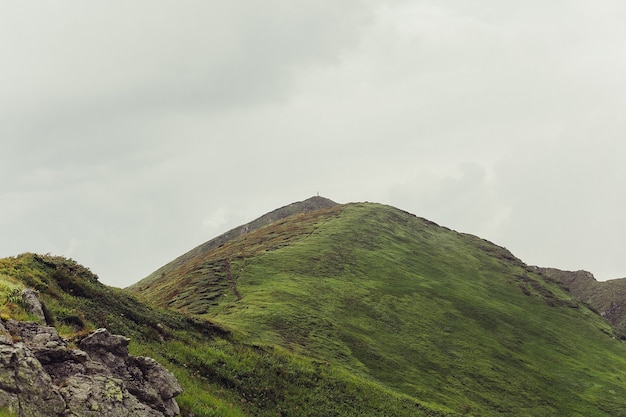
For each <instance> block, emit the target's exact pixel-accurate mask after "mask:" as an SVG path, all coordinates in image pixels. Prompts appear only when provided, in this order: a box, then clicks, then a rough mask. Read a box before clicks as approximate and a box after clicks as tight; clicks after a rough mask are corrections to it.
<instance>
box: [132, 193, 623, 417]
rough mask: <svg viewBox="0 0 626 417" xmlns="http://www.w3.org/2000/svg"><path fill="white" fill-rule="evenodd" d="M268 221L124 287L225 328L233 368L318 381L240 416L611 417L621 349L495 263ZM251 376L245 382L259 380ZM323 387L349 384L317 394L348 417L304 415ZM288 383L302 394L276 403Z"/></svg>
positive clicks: (320, 218)
mask: <svg viewBox="0 0 626 417" xmlns="http://www.w3.org/2000/svg"><path fill="white" fill-rule="evenodd" d="M272 220H274V221H272V222H267V223H264V224H263V225H262V226H261V227H258V228H256V229H254V230H248V231H247V232H246V233H243V234H241V233H233V234H230V235H228V236H222V237H220V238H218V240H217V241H216V242H214V243H211V244H209V243H210V242H209V243H207V244H205V245H202V246H200V247H198V248H196V249H194V250H193V251H191V252H189V253H187V254H185V255H183V256H182V257H180V258H178V259H177V260H175V261H173V262H172V263H170V264H168V265H166V266H165V267H163V268H162V269H160V270H159V271H157V272H156V273H154V274H152V275H151V276H149V277H148V278H146V279H144V280H142V281H140V282H138V283H137V284H135V285H134V286H132V287H131V288H130V290H131V291H133V292H134V293H136V294H138V295H139V296H140V297H141V298H142V299H144V300H147V301H149V302H150V303H153V304H155V305H158V306H160V307H161V308H166V307H167V308H170V309H175V310H177V311H179V312H181V313H185V314H193V315H194V317H201V318H203V319H206V320H208V321H209V322H211V323H213V324H214V325H215V326H216V327H218V328H223V329H227V330H228V331H229V332H230V333H229V340H230V342H229V343H236V344H235V345H232V346H238V347H241V346H245V347H246V349H252V350H248V351H247V352H248V354H251V355H255V354H256V353H250V352H256V351H258V352H260V354H261V355H262V356H263V357H265V356H264V355H269V356H268V357H271V358H272V359H271V360H272V361H274V360H275V356H272V355H276V354H277V353H276V352H280V355H284V356H281V357H284V358H285V360H291V361H295V362H294V363H298V364H306V365H303V366H304V368H301V369H299V370H295V369H293V370H291V371H289V370H284V371H281V372H284V373H282V376H283V377H285V378H287V380H290V378H299V377H301V376H302V375H299V374H300V372H304V374H307V372H311V371H310V369H311V368H310V367H311V366H313V368H315V367H318V366H319V367H322V369H325V371H324V372H322V375H318V376H315V377H311V378H309V377H308V376H307V377H305V380H306V382H303V381H294V380H291V381H290V382H288V383H287V385H286V386H285V385H282V386H280V388H277V387H274V388H272V390H273V391H272V392H273V393H274V395H280V396H283V397H281V398H287V400H286V402H285V403H282V404H283V405H281V406H280V407H287V406H286V404H294V403H297V404H300V405H299V407H300V408H299V409H293V408H291V409H289V410H287V409H283V408H281V409H280V410H281V411H280V412H278V411H276V410H277V408H275V407H276V406H275V405H273V406H269V405H268V404H269V403H266V402H264V401H266V400H265V399H263V400H261V398H262V395H261V394H262V393H260V392H259V391H258V390H261V389H263V388H262V387H264V386H266V385H267V383H265V382H264V383H262V384H261V386H260V387H257V389H258V390H257V391H255V393H254V394H251V393H246V394H245V401H246V404H247V406H248V407H257V408H255V410H256V412H255V415H261V414H258V412H259V410H273V411H269V412H270V413H271V412H276V414H267V415H294V416H295V415H420V413H422V414H423V413H426V414H427V413H436V412H440V413H441V415H476V416H478V415H481V416H490V415H494V416H495V415H531V416H556V415H562V416H576V415H578V416H620V415H623V416H626V400H625V399H624V398H626V387H625V386H624V381H626V346H625V345H624V343H623V342H622V341H620V340H618V339H617V338H616V337H615V336H614V334H613V331H612V328H611V326H610V325H609V324H608V323H607V322H606V321H605V320H604V319H603V318H602V317H601V316H600V315H598V314H596V313H595V312H594V311H592V310H591V309H589V308H588V307H587V306H586V305H585V304H583V303H580V302H579V301H577V300H576V299H575V298H574V297H573V296H572V295H571V294H569V293H567V292H566V291H564V290H563V289H562V288H561V286H560V285H558V284H557V283H555V282H553V281H552V280H550V279H546V277H545V276H544V275H542V274H541V273H539V272H538V271H536V270H535V269H533V268H530V267H528V266H526V265H525V264H524V263H523V262H521V261H520V260H519V259H517V258H515V257H514V256H513V255H512V254H511V253H510V252H508V251H507V250H506V249H504V248H501V247H499V246H496V245H494V244H492V243H490V242H487V241H485V240H482V239H480V238H477V237H475V236H471V235H466V234H460V233H457V232H454V231H452V230H449V229H446V228H443V227H440V226H438V225H436V224H434V223H432V222H429V221H427V220H424V219H420V218H417V217H415V216H413V215H411V214H409V213H406V212H403V211H401V210H398V209H395V208H392V207H388V206H382V205H378V204H369V203H362V204H347V205H334V204H330V205H328V207H326V208H321V209H319V210H314V211H304V212H301V211H297V213H295V214H292V215H291V216H288V217H283V218H280V219H277V220H276V219H272ZM233 341H236V342H233ZM229 346H230V345H229ZM212 355H215V353H207V354H206V358H205V357H203V358H204V359H203V361H204V362H202V365H198V366H199V368H198V369H200V371H199V372H201V373H202V375H204V376H205V377H206V378H209V379H211V378H214V377H213V376H210V375H213V373H215V372H219V369H220V368H219V366H221V361H220V360H219V359H217V358H216V357H215V356H212ZM237 360H239V359H237ZM244 361H245V360H244ZM207 363H211V365H210V366H208V367H205V365H206V364H207ZM216 364H219V366H218V365H216ZM255 366H256V367H252V368H251V369H249V373H246V374H245V375H246V376H245V379H247V378H251V379H253V380H254V379H255V378H258V377H259V376H258V375H259V374H264V373H265V372H266V369H265V366H266V365H265V364H263V365H262V366H261V367H260V368H259V367H258V366H259V365H258V364H257V365H255ZM315 369H317V368H315ZM307 370H308V371H307ZM307 375H309V374H307ZM329 375H331V376H333V377H334V378H336V380H335V382H333V384H331V386H335V385H334V384H348V385H342V389H343V390H344V391H343V392H344V395H343V397H342V398H339V397H338V396H340V395H341V394H340V392H339V391H338V390H336V389H332V388H330V389H329V390H328V391H324V392H325V394H324V395H331V397H330V398H331V402H332V403H333V404H337V407H342V406H343V407H345V406H346V405H345V404H352V405H354V407H357V408H349V409H342V410H339V409H336V410H333V409H330V411H329V409H328V408H327V409H325V411H319V410H320V409H318V408H317V407H320V406H321V404H316V403H315V401H313V400H312V399H311V398H309V397H301V396H302V395H307V396H308V395H312V394H313V393H315V392H318V391H320V390H322V391H323V390H324V389H327V388H328V386H329V382H328V381H327V380H326V377H327V376H329ZM261 380H263V378H261ZM281 380H282V379H281ZM263 381H264V380H263ZM293 384H296V385H298V384H303V385H304V387H305V389H303V390H302V391H297V393H295V394H294V393H291V394H290V395H294V396H293V397H289V396H287V397H284V395H286V394H284V392H283V390H285V389H292V390H293V389H296V388H294V387H293ZM350 384H352V385H350ZM224 386H225V387H226V388H229V385H228V384H226V383H224ZM351 390H353V391H351ZM279 393H280V394H279ZM240 395H244V394H243V393H240ZM265 398H267V397H265ZM316 398H319V397H316ZM324 398H325V397H324ZM365 400H370V402H369V403H368V404H363V403H361V402H362V401H365ZM312 401H313V402H312ZM270 403H272V402H271V401H270ZM355 403H359V405H358V406H357V405H356V404H355ZM272 404H275V403H272ZM339 404H343V405H341V406H340V405H339ZM352 405H350V406H348V407H352ZM266 407H267V408H266ZM272 407H274V408H272ZM356 409H358V410H360V411H359V412H358V413H356V414H350V413H353V412H354V411H355V410H356ZM316 410H317V411H316ZM281 413H282V414H281ZM307 413H309V414H307Z"/></svg>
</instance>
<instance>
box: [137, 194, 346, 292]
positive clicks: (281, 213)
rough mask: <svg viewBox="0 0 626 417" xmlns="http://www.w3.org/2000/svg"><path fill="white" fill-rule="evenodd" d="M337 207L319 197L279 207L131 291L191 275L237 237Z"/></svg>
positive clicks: (186, 255) (171, 264)
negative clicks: (296, 216) (195, 267)
mask: <svg viewBox="0 0 626 417" xmlns="http://www.w3.org/2000/svg"><path fill="white" fill-rule="evenodd" d="M336 205H337V203H335V202H334V201H332V200H329V199H327V198H324V197H320V196H316V197H311V198H308V199H306V200H304V201H298V202H296V203H292V204H289V205H286V206H284V207H280V208H278V209H276V210H273V211H271V212H269V213H267V214H265V215H263V216H261V217H259V218H258V219H255V220H253V221H251V222H250V223H246V224H244V225H241V226H238V227H235V228H234V229H232V230H229V231H228V232H226V233H224V234H222V235H220V236H217V237H216V238H214V239H211V240H209V241H208V242H205V243H203V244H201V245H198V246H197V247H195V248H193V249H192V250H190V251H189V252H187V253H184V254H183V255H181V256H179V257H178V258H176V259H174V260H173V261H172V262H169V263H168V264H166V265H164V266H163V267H161V268H159V269H158V270H156V271H154V272H153V273H152V274H150V275H149V276H147V277H146V278H144V279H143V280H141V281H140V282H138V283H135V284H134V285H132V286H131V287H130V288H131V289H134V290H141V289H145V288H146V287H148V286H150V285H156V286H157V287H158V286H160V284H162V283H165V282H166V281H168V280H170V279H171V277H172V276H173V275H174V276H177V275H180V273H181V269H182V273H183V274H185V273H188V272H189V271H188V270H186V268H187V266H188V265H190V264H191V265H194V264H196V263H197V262H198V260H199V259H202V258H203V257H204V256H206V255H207V253H210V252H211V251H212V250H214V249H216V248H219V247H220V246H222V245H223V244H224V243H226V242H228V241H230V240H232V239H234V238H237V237H239V236H242V235H245V234H247V233H250V232H253V231H255V230H257V229H259V228H261V227H263V226H267V225H269V224H271V223H273V222H276V221H279V220H281V219H284V218H286V217H289V216H291V215H294V214H298V213H306V212H311V211H314V210H319V209H323V208H331V207H334V206H336ZM151 296H152V297H153V298H155V299H156V298H158V297H161V298H162V297H163V295H162V294H161V295H159V294H151Z"/></svg>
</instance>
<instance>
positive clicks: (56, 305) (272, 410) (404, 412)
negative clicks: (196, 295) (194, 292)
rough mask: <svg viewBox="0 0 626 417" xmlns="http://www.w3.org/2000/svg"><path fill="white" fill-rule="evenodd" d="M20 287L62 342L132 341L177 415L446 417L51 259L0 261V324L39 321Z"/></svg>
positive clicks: (65, 261)
mask: <svg viewBox="0 0 626 417" xmlns="http://www.w3.org/2000/svg"><path fill="white" fill-rule="evenodd" d="M25 287H31V288H35V289H37V291H38V292H39V298H40V299H41V300H42V302H43V303H44V307H45V315H46V317H47V318H46V320H47V321H48V323H51V324H53V325H55V327H57V329H58V330H59V332H60V334H61V335H62V336H63V337H65V338H66V339H69V340H70V342H72V341H73V342H74V343H76V344H77V343H78V341H79V340H80V339H81V338H82V337H84V336H85V335H86V334H87V333H89V332H90V331H91V330H94V329H96V328H99V327H106V328H108V329H110V330H111V331H112V332H114V333H120V334H124V335H126V336H130V337H131V343H130V346H129V348H130V353H131V354H133V355H145V356H150V357H153V358H155V359H156V360H157V361H158V362H159V363H161V364H163V365H164V366H165V367H166V368H168V369H169V370H171V371H172V372H173V373H174V374H175V375H176V377H177V379H178V380H179V382H180V383H181V385H182V387H183V389H184V392H183V394H181V395H180V396H179V397H177V401H178V404H179V405H180V408H181V413H182V414H181V415H182V416H184V417H214V416H221V417H242V416H259V417H275V416H311V417H313V416H320V415H324V416H367V415H370V416H381V417H382V416H407V417H409V416H435V417H448V416H451V415H453V414H450V413H448V412H443V411H441V409H440V407H437V406H430V405H427V404H424V403H422V402H420V401H418V400H416V399H414V398H411V397H409V396H406V395H402V394H401V393H398V392H394V391H392V390H390V389H387V388H386V387H384V386H382V385H380V384H378V383H376V382H373V381H371V380H369V379H365V378H362V377H359V376H357V375H354V374H351V373H350V372H348V371H346V370H345V369H344V368H342V367H340V366H336V365H334V364H332V363H330V362H327V361H319V360H315V359H313V358H308V357H304V356H300V355H295V354H293V353H290V352H288V351H287V350H285V349H282V348H281V347H280V346H258V345H254V344H250V343H247V342H246V341H245V340H242V339H240V338H238V337H235V336H234V335H232V334H231V333H230V332H229V331H228V330H226V329H224V328H222V327H220V326H219V325H216V324H215V323H212V322H210V321H207V320H205V319H200V318H197V317H192V316H189V315H185V314H181V313H178V312H174V311H167V310H163V309H159V308H154V307H150V306H148V305H146V304H145V303H143V302H141V301H140V300H138V299H137V298H136V297H135V296H133V295H131V294H130V293H129V292H127V291H125V290H120V289H117V288H112V287H108V286H105V285H103V284H101V283H100V282H99V281H98V278H97V276H96V275H94V274H93V273H91V271H89V269H88V268H85V267H84V266H82V265H80V264H78V263H76V262H75V261H73V260H71V259H66V258H63V257H59V256H49V255H36V254H30V253H26V254H22V255H19V256H16V257H10V258H4V259H0V316H1V319H2V320H8V319H9V318H14V319H17V320H33V321H37V318H36V317H34V316H31V315H29V314H28V313H27V312H26V311H25V308H24V306H23V305H22V301H21V297H20V295H19V293H20V291H21V290H22V289H24V288H25ZM42 324H43V323H42ZM70 346H72V344H70ZM0 371H2V365H0ZM1 389H2V387H0V390H1ZM0 415H8V414H7V413H6V411H5V410H2V409H0Z"/></svg>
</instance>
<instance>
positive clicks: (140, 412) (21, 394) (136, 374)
mask: <svg viewBox="0 0 626 417" xmlns="http://www.w3.org/2000/svg"><path fill="white" fill-rule="evenodd" d="M128 343H129V339H127V338H126V337H123V336H118V335H113V334H111V333H109V331H107V330H106V329H98V330H96V331H95V332H93V333H92V334H90V335H89V336H87V337H85V338H84V339H83V340H82V341H81V342H80V343H79V345H78V348H77V349H75V348H74V349H73V348H70V347H69V346H68V345H67V343H66V341H65V340H63V339H62V338H61V337H60V336H59V334H58V333H57V331H56V329H55V328H54V327H46V326H41V325H39V324H36V323H31V322H19V321H15V320H8V321H6V322H0V407H4V408H6V409H8V410H11V411H13V412H15V413H17V414H18V415H19V416H24V417H26V416H28V417H37V416H41V417H43V416H46V417H50V416H59V417H60V416H76V417H78V416H81V417H82V416H94V417H95V416H105V417H131V416H133V417H164V416H165V417H173V416H176V415H178V414H179V409H178V405H177V404H176V401H175V400H174V397H175V396H176V395H178V394H180V393H181V391H182V389H181V387H180V385H179V384H178V382H177V381H176V378H175V377H174V375H172V374H171V373H170V372H169V371H167V370H166V369H165V368H163V367H162V366H161V365H159V364H158V363H157V362H156V361H155V360H154V359H151V358H146V357H141V356H138V357H134V356H131V355H129V353H128Z"/></svg>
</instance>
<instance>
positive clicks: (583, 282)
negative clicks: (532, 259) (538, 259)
mask: <svg viewBox="0 0 626 417" xmlns="http://www.w3.org/2000/svg"><path fill="white" fill-rule="evenodd" d="M537 271H539V272H540V273H541V274H543V275H544V276H545V277H546V278H547V279H550V280H553V281H555V282H558V283H559V284H561V285H562V286H563V288H564V289H565V290H566V291H568V292H570V293H571V294H572V295H574V296H575V297H576V298H578V299H579V300H581V301H583V302H584V303H587V304H589V305H590V306H591V307H592V308H593V309H594V310H596V311H598V312H599V313H600V315H602V317H604V318H606V319H607V320H608V321H609V322H610V323H611V324H612V325H613V326H614V327H615V329H617V331H618V332H619V333H620V336H621V337H622V338H626V278H621V279H613V280H609V281H602V282H599V281H597V280H596V279H595V277H594V276H593V274H592V273H591V272H587V271H562V270H559V269H555V268H537Z"/></svg>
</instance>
